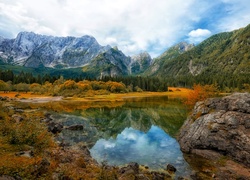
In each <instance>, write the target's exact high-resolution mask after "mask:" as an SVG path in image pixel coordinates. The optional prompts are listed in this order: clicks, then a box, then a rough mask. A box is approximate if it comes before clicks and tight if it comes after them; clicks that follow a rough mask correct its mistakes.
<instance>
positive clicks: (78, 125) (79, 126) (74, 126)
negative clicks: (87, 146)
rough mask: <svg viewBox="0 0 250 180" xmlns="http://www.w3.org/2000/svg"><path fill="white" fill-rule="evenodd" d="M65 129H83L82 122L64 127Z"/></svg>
mask: <svg viewBox="0 0 250 180" xmlns="http://www.w3.org/2000/svg"><path fill="white" fill-rule="evenodd" d="M66 129H68V130H72V131H78V130H83V125H82V124H76V125H71V126H69V127H66Z"/></svg>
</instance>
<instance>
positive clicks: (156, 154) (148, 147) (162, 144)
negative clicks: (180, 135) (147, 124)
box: [90, 125, 190, 175]
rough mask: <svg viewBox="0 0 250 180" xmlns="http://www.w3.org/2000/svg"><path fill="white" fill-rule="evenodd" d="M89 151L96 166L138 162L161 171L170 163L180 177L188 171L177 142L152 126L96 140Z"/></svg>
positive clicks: (130, 129)
mask: <svg viewBox="0 0 250 180" xmlns="http://www.w3.org/2000/svg"><path fill="white" fill-rule="evenodd" d="M90 152H91V155H92V157H94V158H95V159H96V160H97V161H98V162H99V163H101V162H104V161H107V162H108V164H110V165H123V164H127V163H129V162H137V163H139V164H142V165H146V166H148V167H150V168H152V169H163V168H166V165H167V164H172V165H174V166H175V167H177V170H178V172H181V174H182V175H183V174H188V172H189V171H190V170H189V167H188V164H187V163H186V162H185V160H184V158H183V155H182V152H181V151H180V147H179V144H178V142H177V141H176V140H175V139H174V138H172V137H170V136H169V135H168V134H166V133H165V132H164V131H163V130H162V129H161V128H159V127H158V126H155V125H152V126H151V128H150V129H149V131H148V132H147V133H144V132H141V131H139V130H135V129H133V128H131V127H130V128H125V129H124V130H123V131H122V132H121V133H120V134H119V135H117V137H116V139H114V138H110V139H108V140H105V139H99V140H98V141H97V142H96V144H95V145H94V146H93V147H92V148H91V150H90ZM178 172H177V173H178Z"/></svg>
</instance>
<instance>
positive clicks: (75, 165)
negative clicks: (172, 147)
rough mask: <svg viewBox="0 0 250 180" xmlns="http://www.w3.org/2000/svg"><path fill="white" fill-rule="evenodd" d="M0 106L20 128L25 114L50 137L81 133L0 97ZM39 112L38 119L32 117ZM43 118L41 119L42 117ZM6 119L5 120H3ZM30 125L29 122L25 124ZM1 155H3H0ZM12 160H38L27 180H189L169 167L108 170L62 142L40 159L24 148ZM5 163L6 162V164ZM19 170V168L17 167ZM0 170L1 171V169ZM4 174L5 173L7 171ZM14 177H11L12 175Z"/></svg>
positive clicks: (84, 150) (5, 177) (6, 178)
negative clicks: (66, 132)
mask: <svg viewBox="0 0 250 180" xmlns="http://www.w3.org/2000/svg"><path fill="white" fill-rule="evenodd" d="M0 100H1V105H2V107H4V109H5V110H6V114H7V115H8V118H7V119H9V120H10V122H11V123H12V124H14V125H18V124H21V123H23V122H25V121H27V117H29V115H28V114H31V116H32V118H34V119H36V122H37V125H39V124H40V125H41V126H44V125H45V126H46V127H47V131H48V132H50V133H51V135H52V136H57V135H58V133H60V132H61V131H62V130H63V129H67V130H71V131H75V130H78V129H82V128H83V127H82V125H73V126H67V127H64V126H63V125H62V124H60V123H58V122H56V121H55V120H54V119H53V118H51V114H50V113H48V112H47V111H44V110H41V109H32V108H31V107H30V106H27V107H23V108H22V107H21V106H16V105H17V104H18V103H17V104H16V101H15V99H11V98H7V97H0ZM37 112H38V114H39V115H35V114H36V113H37ZM41 114H42V115H41ZM5 118H6V117H5ZM28 121H29V120H28ZM1 153H2V152H1ZM12 153H13V155H12V156H13V157H14V158H15V157H16V158H18V157H20V158H24V159H25V160H30V161H33V160H34V159H40V160H39V161H38V162H36V163H35V164H36V165H35V166H34V167H32V168H31V172H30V176H31V177H32V178H34V179H43V178H44V177H46V178H48V177H49V178H50V179H54V180H61V179H64V180H65V179H66V180H74V179H119V180H130V179H141V180H148V179H154V180H158V179H173V178H178V179H189V178H188V177H187V178H186V177H185V178H184V177H176V175H175V172H176V168H175V167H174V166H172V165H171V164H166V167H165V169H163V170H160V171H155V170H151V169H150V168H148V167H147V166H143V165H139V164H138V163H136V162H131V163H129V164H127V165H124V166H121V167H117V166H109V165H108V164H107V163H106V162H103V163H102V164H98V163H97V162H96V161H95V160H94V159H93V158H92V157H91V154H90V152H89V149H88V147H87V146H86V145H84V144H83V143H78V144H77V145H74V146H69V145H67V144H64V143H63V142H57V143H56V146H55V147H53V148H52V149H45V150H43V152H39V154H42V157H41V156H39V157H38V153H37V152H34V147H32V146H27V147H26V148H25V150H21V151H14V152H12ZM6 163H8V162H6ZM20 166H22V165H21V164H20ZM2 168H3V169H2V170H3V171H0V180H14V179H26V178H25V177H22V176H21V175H20V174H19V173H14V172H9V173H4V174H3V173H1V172H5V170H4V168H6V169H8V167H2ZM0 170H1V168H0ZM6 171H7V170H6ZM13 173H14V174H15V175H14V176H13V175H12V174H13Z"/></svg>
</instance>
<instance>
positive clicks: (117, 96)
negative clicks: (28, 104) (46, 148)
mask: <svg viewBox="0 0 250 180" xmlns="http://www.w3.org/2000/svg"><path fill="white" fill-rule="evenodd" d="M168 89H169V91H168V92H130V93H111V94H108V95H95V96H93V97H84V98H78V97H67V98H64V100H74V101H75V100H76V101H124V99H127V98H140V97H151V96H169V98H172V97H173V98H176V97H184V98H185V97H187V96H188V94H189V93H190V92H191V91H192V90H191V89H187V88H178V87H169V88H168ZM17 94H19V96H18V97H16V98H18V99H23V98H25V99H30V98H43V97H46V98H49V97H51V98H52V99H51V101H53V97H52V96H45V95H39V94H32V93H30V92H28V93H22V92H20V93H18V92H8V93H4V92H0V96H2V97H5V96H6V97H9V98H15V96H16V95H17Z"/></svg>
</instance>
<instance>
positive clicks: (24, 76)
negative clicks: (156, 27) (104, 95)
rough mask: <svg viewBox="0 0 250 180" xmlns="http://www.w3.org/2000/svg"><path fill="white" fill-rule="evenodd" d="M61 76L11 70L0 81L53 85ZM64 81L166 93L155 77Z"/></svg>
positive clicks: (6, 71) (161, 81)
mask: <svg viewBox="0 0 250 180" xmlns="http://www.w3.org/2000/svg"><path fill="white" fill-rule="evenodd" d="M60 78H61V76H60V75H57V76H50V75H49V74H45V75H43V76H42V75H40V74H39V75H37V76H34V75H33V74H32V73H26V72H23V71H21V72H20V73H19V74H15V73H13V71H12V70H0V80H2V81H4V82H11V84H13V85H15V84H20V83H26V84H33V83H38V84H41V85H43V84H45V83H46V82H49V83H54V82H55V81H56V80H58V79H60ZM64 79H65V80H69V79H71V80H73V81H75V82H80V81H83V80H88V81H103V82H108V81H113V82H122V83H123V84H124V85H125V86H126V87H127V88H128V89H129V91H137V92H139V91H152V92H156V91H167V90H168V86H167V82H165V81H163V80H162V79H160V78H156V77H141V76H136V77H135V76H126V77H104V78H102V79H96V78H90V77H88V76H78V77H74V78H64Z"/></svg>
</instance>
